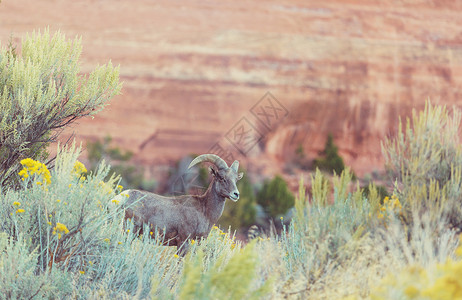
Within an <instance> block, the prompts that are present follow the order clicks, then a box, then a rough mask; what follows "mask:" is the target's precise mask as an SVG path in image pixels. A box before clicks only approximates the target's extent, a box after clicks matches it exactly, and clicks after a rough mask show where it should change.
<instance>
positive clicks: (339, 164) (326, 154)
mask: <svg viewBox="0 0 462 300" xmlns="http://www.w3.org/2000/svg"><path fill="white" fill-rule="evenodd" d="M320 155H321V157H320V158H316V159H315V160H314V161H313V168H319V169H321V170H324V171H328V172H335V173H336V174H340V173H342V171H343V169H345V164H344V162H343V159H342V157H341V156H340V155H338V147H337V146H336V145H335V144H334V137H333V136H332V134H329V135H328V136H327V140H326V145H325V146H324V150H323V151H321V153H320Z"/></svg>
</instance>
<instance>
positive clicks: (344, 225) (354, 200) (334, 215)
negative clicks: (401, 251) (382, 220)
mask: <svg viewBox="0 0 462 300" xmlns="http://www.w3.org/2000/svg"><path fill="white" fill-rule="evenodd" d="M347 172H348V171H344V173H342V175H341V176H340V177H339V176H337V175H334V178H336V179H337V180H334V189H335V190H337V191H339V192H338V193H335V195H334V196H335V199H334V201H333V203H331V204H329V203H328V202H327V201H326V199H325V194H324V193H323V192H319V191H318V192H317V191H316V189H319V186H317V185H313V186H312V189H313V190H312V194H313V195H322V196H318V198H317V199H315V198H313V200H312V201H309V200H308V198H307V197H306V195H305V188H304V185H303V180H302V179H301V181H300V189H299V194H298V196H297V197H296V201H295V216H294V219H293V221H292V222H291V223H290V225H289V226H288V227H284V234H282V235H281V237H280V239H281V243H282V246H283V251H284V252H285V254H286V255H285V257H284V260H285V262H286V264H287V270H288V272H289V274H290V276H303V277H304V278H305V279H306V284H307V285H308V284H313V283H315V282H317V281H319V280H320V279H321V278H323V277H325V276H328V274H329V272H330V271H331V270H332V269H333V268H336V267H338V266H340V265H342V264H344V263H345V262H346V261H349V260H351V259H353V258H354V257H355V249H358V247H359V245H360V240H361V239H362V238H363V236H364V233H365V232H366V230H367V229H368V228H369V225H368V224H369V218H370V217H369V214H370V212H371V210H370V205H369V203H368V201H367V199H365V198H363V197H362V191H361V190H359V191H357V192H355V195H352V194H351V193H348V192H346V186H348V184H349V183H350V182H349V181H350V180H351V175H350V174H348V173H347ZM320 176H321V177H323V175H322V173H321V172H317V173H316V175H315V177H314V178H313V181H314V182H323V181H324V178H321V179H320V178H319V177H320ZM342 177H343V179H342ZM341 191H345V192H341Z"/></svg>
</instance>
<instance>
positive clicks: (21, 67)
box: [0, 30, 121, 187]
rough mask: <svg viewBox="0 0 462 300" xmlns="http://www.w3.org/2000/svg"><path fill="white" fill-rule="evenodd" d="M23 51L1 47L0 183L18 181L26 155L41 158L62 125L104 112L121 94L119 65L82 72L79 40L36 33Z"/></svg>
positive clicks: (23, 44)
mask: <svg viewBox="0 0 462 300" xmlns="http://www.w3.org/2000/svg"><path fill="white" fill-rule="evenodd" d="M20 48H21V49H20V51H16V47H15V46H14V45H12V43H10V45H9V46H8V47H6V48H1V49H0V186H3V187H6V186H15V182H16V181H17V180H18V179H19V178H18V176H17V173H18V171H19V168H20V164H19V163H18V162H19V161H20V160H21V159H23V158H33V159H39V160H43V159H45V158H46V157H47V156H48V154H47V153H46V148H47V146H48V145H49V144H50V143H51V142H54V141H56V138H57V136H58V134H59V133H60V132H61V130H62V128H64V127H65V126H67V125H69V124H70V123H72V122H74V121H75V120H77V119H79V118H82V117H84V116H89V115H94V114H95V113H97V112H98V111H100V110H101V109H102V108H103V107H104V105H105V104H106V103H107V101H108V100H109V99H111V98H112V97H113V96H114V95H116V94H118V93H119V91H120V88H121V84H119V68H118V67H116V68H114V67H113V66H112V64H111V63H110V62H109V63H108V64H107V65H104V66H100V67H97V68H96V69H95V70H94V71H93V72H91V73H90V74H89V75H82V74H81V71H80V65H79V57H80V53H81V52H82V47H81V39H80V38H75V39H74V40H66V38H65V36H64V35H63V34H61V33H59V32H58V33H56V34H54V35H53V36H50V34H49V31H48V30H45V32H44V33H43V34H41V33H40V32H39V33H33V34H32V35H31V36H26V38H25V39H23V41H22V43H21V47H20Z"/></svg>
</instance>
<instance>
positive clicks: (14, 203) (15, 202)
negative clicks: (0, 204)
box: [13, 201, 21, 206]
mask: <svg viewBox="0 0 462 300" xmlns="http://www.w3.org/2000/svg"><path fill="white" fill-rule="evenodd" d="M13 205H14V206H20V205H21V203H19V202H18V201H14V202H13Z"/></svg>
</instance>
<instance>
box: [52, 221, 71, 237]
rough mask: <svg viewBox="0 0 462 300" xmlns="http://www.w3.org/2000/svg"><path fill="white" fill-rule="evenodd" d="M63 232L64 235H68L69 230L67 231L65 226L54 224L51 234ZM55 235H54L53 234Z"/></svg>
mask: <svg viewBox="0 0 462 300" xmlns="http://www.w3.org/2000/svg"><path fill="white" fill-rule="evenodd" d="M56 231H57V232H64V234H68V233H69V229H67V227H66V225H64V224H63V223H59V222H58V223H56V226H55V227H54V228H53V232H56ZM54 234H55V233H54Z"/></svg>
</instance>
